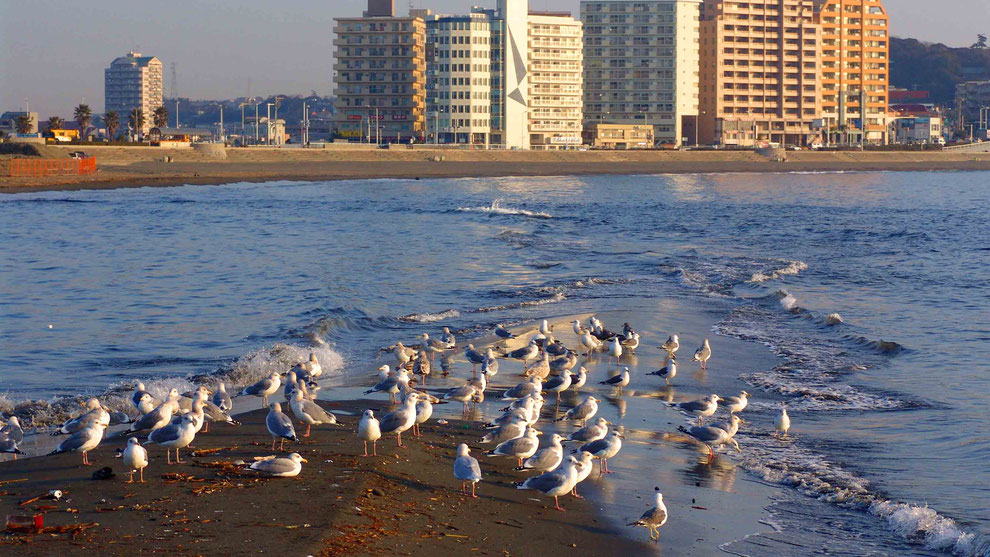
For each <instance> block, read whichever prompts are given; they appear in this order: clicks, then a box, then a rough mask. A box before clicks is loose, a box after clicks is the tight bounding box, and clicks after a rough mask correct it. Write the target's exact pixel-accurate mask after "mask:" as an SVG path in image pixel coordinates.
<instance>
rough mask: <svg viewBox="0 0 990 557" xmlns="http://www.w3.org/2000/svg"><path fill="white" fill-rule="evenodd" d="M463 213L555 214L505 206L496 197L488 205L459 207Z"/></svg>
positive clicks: (533, 215)
mask: <svg viewBox="0 0 990 557" xmlns="http://www.w3.org/2000/svg"><path fill="white" fill-rule="evenodd" d="M457 211H458V212H461V213H488V214H491V215H516V216H523V217H529V218H534V219H552V218H553V215H551V214H550V213H546V212H543V211H528V210H526V209H516V208H513V207H503V206H502V200H501V199H496V200H495V201H492V204H491V205H489V206H488V207H458V208H457Z"/></svg>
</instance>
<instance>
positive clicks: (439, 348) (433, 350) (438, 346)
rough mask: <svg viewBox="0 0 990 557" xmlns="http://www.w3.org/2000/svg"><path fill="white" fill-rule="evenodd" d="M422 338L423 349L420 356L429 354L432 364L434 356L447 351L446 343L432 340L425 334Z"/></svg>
mask: <svg viewBox="0 0 990 557" xmlns="http://www.w3.org/2000/svg"><path fill="white" fill-rule="evenodd" d="M420 338H421V339H423V349H422V350H421V351H420V355H421V356H422V355H423V354H424V353H426V354H429V356H430V361H431V362H432V361H433V355H434V354H443V351H444V350H446V349H447V343H446V342H444V341H442V340H438V339H431V338H430V334H429V333H423V334H422V335H421V336H420Z"/></svg>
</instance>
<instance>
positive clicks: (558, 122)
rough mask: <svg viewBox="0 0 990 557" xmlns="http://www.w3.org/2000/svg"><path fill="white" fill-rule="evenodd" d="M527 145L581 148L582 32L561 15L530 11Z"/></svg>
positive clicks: (549, 147) (581, 28)
mask: <svg viewBox="0 0 990 557" xmlns="http://www.w3.org/2000/svg"><path fill="white" fill-rule="evenodd" d="M528 24H529V41H528V44H529V64H528V82H529V99H528V100H529V107H528V112H529V115H528V121H529V146H530V147H531V148H533V149H563V148H567V147H568V146H576V145H580V144H581V141H582V140H581V129H582V120H583V117H582V115H583V80H584V64H583V60H584V54H583V50H584V40H583V37H584V33H583V26H582V24H581V22H580V21H578V20H576V19H574V18H573V17H571V14H569V13H562V12H535V11H530V12H529V19H528Z"/></svg>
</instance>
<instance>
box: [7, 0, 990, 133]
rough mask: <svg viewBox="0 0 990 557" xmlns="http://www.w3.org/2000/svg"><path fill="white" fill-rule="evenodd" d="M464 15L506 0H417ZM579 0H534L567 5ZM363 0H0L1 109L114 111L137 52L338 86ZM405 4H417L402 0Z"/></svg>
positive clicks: (907, 22)
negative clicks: (336, 52)
mask: <svg viewBox="0 0 990 557" xmlns="http://www.w3.org/2000/svg"><path fill="white" fill-rule="evenodd" d="M412 4H413V6H415V7H428V8H433V9H434V10H435V11H439V12H444V13H463V12H466V11H468V10H469V9H470V6H471V5H472V4H478V5H481V6H487V7H492V6H494V4H495V0H413V1H412ZM578 4H579V0H531V6H532V7H533V8H534V9H552V10H568V11H572V12H573V13H574V14H575V15H577V11H578ZM885 4H886V6H887V10H888V12H889V13H890V19H891V25H892V33H893V34H894V35H895V36H899V37H914V38H918V39H921V40H925V41H935V42H944V43H946V44H949V45H952V46H968V45H970V44H972V43H973V42H974V41H975V38H976V34H977V33H990V0H942V1H939V2H933V1H932V0H886V2H885ZM364 6H365V2H363V1H360V0H287V1H284V2H271V1H262V0H237V1H236V2H227V1H221V0H195V1H194V0H173V1H171V2H143V1H139V2H135V1H133V0H129V1H126V2H125V1H122V0H89V1H86V2H72V1H69V0H0V112H2V111H5V110H15V109H19V108H23V106H24V100H25V99H27V100H29V101H30V104H31V109H32V110H37V111H38V112H40V116H41V118H42V119H45V118H47V117H48V116H51V115H58V116H62V117H67V116H71V108H72V107H73V106H75V105H76V104H78V103H79V102H81V101H82V100H83V99H85V100H86V102H87V103H89V105H90V106H91V107H92V108H93V111H94V112H97V113H99V112H102V111H103V69H104V68H105V67H106V66H107V65H108V64H109V63H110V61H112V60H113V59H114V58H115V57H117V56H121V55H123V54H126V53H127V51H128V50H129V49H140V51H141V52H142V53H143V54H145V55H154V56H158V57H159V58H160V59H161V60H162V61H163V62H164V63H165V68H166V72H165V73H166V75H165V90H166V93H170V86H171V76H170V72H169V65H170V64H171V63H172V62H175V64H176V66H177V73H178V90H179V94H180V95H181V96H184V97H193V98H232V97H236V96H242V95H246V94H248V82H249V80H250V84H251V85H250V92H251V94H253V95H259V96H260V95H269V94H274V93H288V94H308V93H309V92H310V91H313V90H315V91H316V92H317V93H319V94H321V95H327V94H329V93H330V92H331V55H332V45H331V41H332V40H333V39H332V25H333V18H334V17H338V16H344V15H354V14H359V13H360V12H361V10H362V9H363V8H364ZM396 6H397V10H398V11H399V12H405V11H406V10H407V9H408V6H409V2H408V0H397V2H396Z"/></svg>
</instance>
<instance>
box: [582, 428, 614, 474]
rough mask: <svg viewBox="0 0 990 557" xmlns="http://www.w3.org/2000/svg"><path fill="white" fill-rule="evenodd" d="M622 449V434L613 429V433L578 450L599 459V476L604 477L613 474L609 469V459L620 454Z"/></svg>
mask: <svg viewBox="0 0 990 557" xmlns="http://www.w3.org/2000/svg"><path fill="white" fill-rule="evenodd" d="M621 449H622V434H620V433H619V432H618V431H616V430H614V429H613V430H612V432H611V433H609V434H608V435H606V436H605V437H604V438H603V439H599V440H598V441H592V442H591V443H585V444H584V445H582V446H581V448H580V449H578V450H579V451H585V452H589V453H591V456H593V457H595V458H597V459H599V463H598V464H599V465H598V475H599V476H603V475H605V474H611V473H612V471H611V470H609V469H608V459H610V458H612V457H614V456H615V455H617V454H619V450H621Z"/></svg>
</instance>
